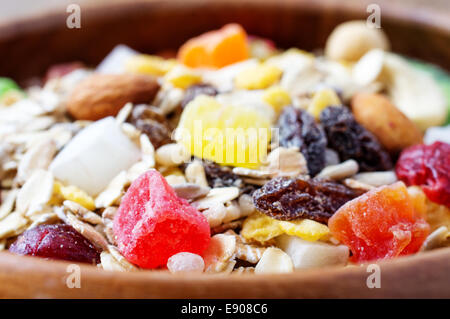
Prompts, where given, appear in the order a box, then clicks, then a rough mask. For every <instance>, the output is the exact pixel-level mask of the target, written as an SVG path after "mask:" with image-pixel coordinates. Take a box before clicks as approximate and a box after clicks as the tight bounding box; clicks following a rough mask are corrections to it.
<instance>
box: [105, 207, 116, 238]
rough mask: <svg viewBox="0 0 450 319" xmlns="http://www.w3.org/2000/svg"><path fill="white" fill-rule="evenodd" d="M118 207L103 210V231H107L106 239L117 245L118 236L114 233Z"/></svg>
mask: <svg viewBox="0 0 450 319" xmlns="http://www.w3.org/2000/svg"><path fill="white" fill-rule="evenodd" d="M116 212H117V207H108V208H106V209H105V210H104V211H103V214H102V220H103V225H104V228H103V232H104V233H105V236H106V239H108V241H109V242H110V243H111V244H113V245H115V244H116V236H115V235H114V229H113V225H114V222H113V221H114V216H115V215H116Z"/></svg>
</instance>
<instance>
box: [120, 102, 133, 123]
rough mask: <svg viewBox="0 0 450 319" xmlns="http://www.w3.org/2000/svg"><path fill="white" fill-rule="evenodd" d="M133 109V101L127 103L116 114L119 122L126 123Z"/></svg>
mask: <svg viewBox="0 0 450 319" xmlns="http://www.w3.org/2000/svg"><path fill="white" fill-rule="evenodd" d="M132 110H133V103H127V104H125V105H124V106H123V107H122V108H121V109H120V111H119V113H117V115H116V122H117V123H119V124H122V123H125V121H126V120H127V118H128V116H130V114H131V111H132Z"/></svg>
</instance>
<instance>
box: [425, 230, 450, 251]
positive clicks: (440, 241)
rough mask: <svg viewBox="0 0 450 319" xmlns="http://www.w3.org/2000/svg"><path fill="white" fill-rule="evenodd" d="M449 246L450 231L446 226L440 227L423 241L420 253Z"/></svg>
mask: <svg viewBox="0 0 450 319" xmlns="http://www.w3.org/2000/svg"><path fill="white" fill-rule="evenodd" d="M448 246H450V231H449V230H448V228H447V227H446V226H441V227H439V228H438V229H436V230H435V231H434V232H432V233H431V234H430V235H428V237H427V238H426V239H425V242H424V243H423V245H422V248H421V251H427V250H431V249H436V248H441V247H448Z"/></svg>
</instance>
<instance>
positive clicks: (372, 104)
mask: <svg viewBox="0 0 450 319" xmlns="http://www.w3.org/2000/svg"><path fill="white" fill-rule="evenodd" d="M352 110H353V114H354V116H355V119H356V120H357V121H358V122H359V123H360V124H361V125H362V126H364V127H365V128H366V129H368V130H369V131H370V132H372V134H374V135H375V136H376V137H377V138H378V140H379V141H380V143H381V144H382V145H383V146H384V147H385V148H386V149H387V150H388V151H389V152H391V153H398V152H400V151H401V150H402V149H404V148H406V147H408V146H411V145H414V144H419V143H422V133H421V132H420V131H419V129H418V128H417V127H416V125H415V124H414V123H413V122H412V121H411V120H410V119H408V118H407V117H406V116H405V115H404V114H403V113H402V112H401V111H400V110H399V109H397V108H396V107H395V105H394V104H392V103H391V102H390V101H389V99H388V98H387V97H385V96H384V95H381V94H372V93H359V94H356V95H355V96H354V97H353V99H352Z"/></svg>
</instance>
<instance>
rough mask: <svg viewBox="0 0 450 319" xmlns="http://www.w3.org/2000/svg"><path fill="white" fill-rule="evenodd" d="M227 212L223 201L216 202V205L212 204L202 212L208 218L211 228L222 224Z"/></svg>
mask: <svg viewBox="0 0 450 319" xmlns="http://www.w3.org/2000/svg"><path fill="white" fill-rule="evenodd" d="M226 213H227V212H226V208H225V205H224V204H223V203H215V204H214V205H211V206H210V207H209V208H207V209H205V210H204V211H202V214H203V215H204V216H205V217H206V219H207V220H208V223H209V226H210V227H211V228H213V227H216V226H219V225H220V224H222V223H223V219H224V218H225V216H226Z"/></svg>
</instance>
